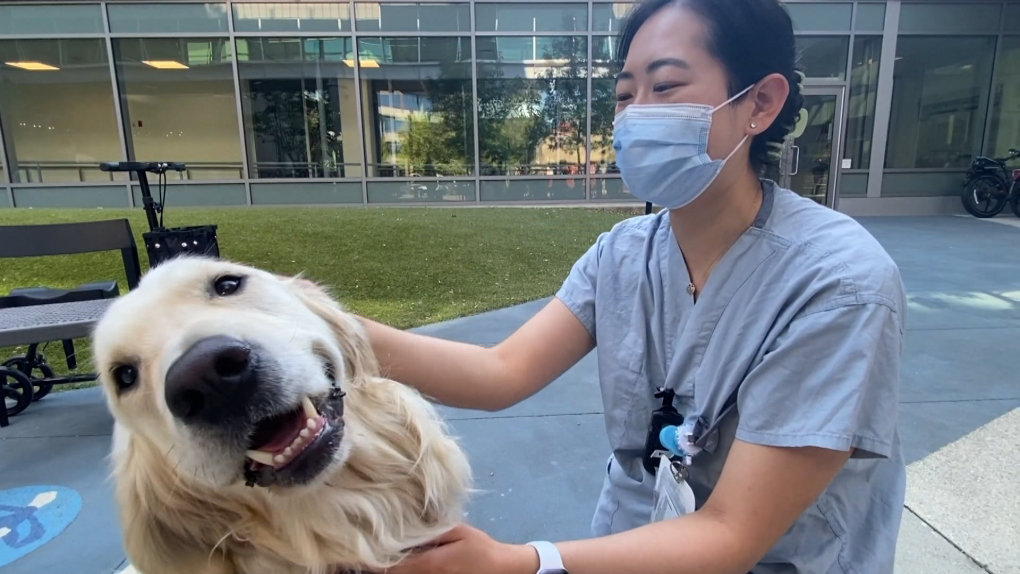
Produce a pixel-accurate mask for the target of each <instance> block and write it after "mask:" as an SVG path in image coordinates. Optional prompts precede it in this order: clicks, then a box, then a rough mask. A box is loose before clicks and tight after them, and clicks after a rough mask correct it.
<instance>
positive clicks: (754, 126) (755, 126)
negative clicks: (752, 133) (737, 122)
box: [751, 122, 758, 130]
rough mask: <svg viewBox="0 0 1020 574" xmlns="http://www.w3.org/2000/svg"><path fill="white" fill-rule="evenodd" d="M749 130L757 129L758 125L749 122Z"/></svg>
mask: <svg viewBox="0 0 1020 574" xmlns="http://www.w3.org/2000/svg"><path fill="white" fill-rule="evenodd" d="M751 129H752V130H756V129H758V124H756V123H754V122H751Z"/></svg>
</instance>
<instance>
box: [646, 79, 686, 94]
mask: <svg viewBox="0 0 1020 574" xmlns="http://www.w3.org/2000/svg"><path fill="white" fill-rule="evenodd" d="M681 85H682V84H678V83H676V82H673V83H668V84H655V87H654V88H652V89H653V90H655V91H656V92H658V93H662V92H668V91H669V90H672V89H673V88H679V87H680V86H681Z"/></svg>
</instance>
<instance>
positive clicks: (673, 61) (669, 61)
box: [647, 58, 691, 74]
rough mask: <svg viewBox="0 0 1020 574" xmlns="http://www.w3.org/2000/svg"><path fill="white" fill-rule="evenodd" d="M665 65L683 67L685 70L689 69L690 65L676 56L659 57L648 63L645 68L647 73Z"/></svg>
mask: <svg viewBox="0 0 1020 574" xmlns="http://www.w3.org/2000/svg"><path fill="white" fill-rule="evenodd" d="M666 66H674V67H677V68H683V69H685V70H690V69H691V65H690V64H688V63H687V62H686V61H684V60H680V59H677V58H659V59H658V60H655V61H654V62H652V63H651V64H648V68H647V69H648V73H649V74H651V73H652V72H654V71H655V70H658V69H659V68H663V67H666Z"/></svg>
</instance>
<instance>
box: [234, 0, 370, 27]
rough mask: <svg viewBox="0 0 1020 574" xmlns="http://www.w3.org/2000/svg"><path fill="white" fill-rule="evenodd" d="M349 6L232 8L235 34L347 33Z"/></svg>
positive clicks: (270, 4) (279, 4) (256, 5)
mask: <svg viewBox="0 0 1020 574" xmlns="http://www.w3.org/2000/svg"><path fill="white" fill-rule="evenodd" d="M350 30H351V14H350V6H349V5H348V4H346V3H343V4H339V3H335V2H330V3H325V2H324V3H321V4H293V3H289V2H268V3H261V2H260V3H245V4H234V31H235V32H350Z"/></svg>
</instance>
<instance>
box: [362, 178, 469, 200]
mask: <svg viewBox="0 0 1020 574" xmlns="http://www.w3.org/2000/svg"><path fill="white" fill-rule="evenodd" d="M474 200H475V182H474V181H456V180H452V179H441V180H438V181H437V180H411V181H370V182H368V202H369V203H396V202H410V201H413V202H428V203H435V202H447V201H474Z"/></svg>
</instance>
